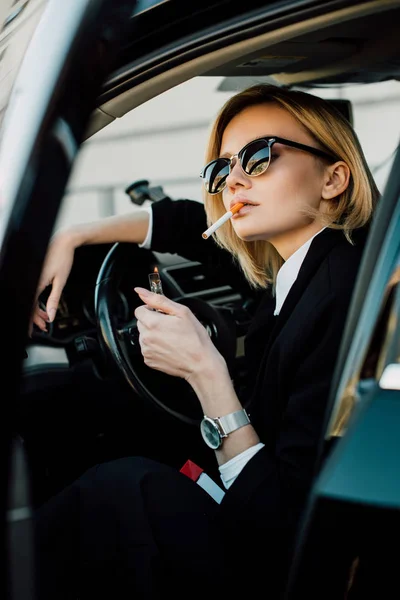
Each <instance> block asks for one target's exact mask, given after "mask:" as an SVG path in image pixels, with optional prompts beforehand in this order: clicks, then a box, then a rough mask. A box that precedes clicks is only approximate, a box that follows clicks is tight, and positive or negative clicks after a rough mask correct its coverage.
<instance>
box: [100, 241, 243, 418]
mask: <svg viewBox="0 0 400 600" xmlns="http://www.w3.org/2000/svg"><path fill="white" fill-rule="evenodd" d="M155 262H156V261H155V258H154V255H153V253H152V252H151V251H150V250H146V249H144V248H140V247H139V246H137V245H136V244H129V243H117V244H115V245H114V246H113V247H112V248H111V250H110V251H109V253H108V254H107V256H106V258H105V259H104V261H103V264H102V266H101V268H100V270H99V274H98V277H97V281H96V290H95V312H96V321H97V329H98V336H99V340H100V345H101V347H102V349H103V351H104V352H105V354H106V356H107V357H108V358H111V363H115V365H116V366H117V367H118V369H119V370H120V372H121V373H122V375H123V376H124V378H125V379H126V381H127V382H128V384H129V385H130V386H131V388H132V389H133V390H134V392H135V393H136V394H138V395H139V396H140V397H142V398H144V399H145V400H147V401H149V402H151V403H153V405H155V406H156V407H158V408H159V409H161V410H162V411H165V412H166V413H168V414H169V415H170V416H172V417H174V418H176V419H178V420H180V421H182V422H184V423H187V424H190V425H198V424H199V423H200V421H201V419H202V417H203V414H202V411H201V406H200V403H199V401H198V399H197V397H196V395H195V393H194V392H193V390H192V388H191V386H190V385H189V384H188V383H187V382H186V381H185V380H184V379H181V378H178V377H173V376H171V375H166V374H165V373H162V372H161V371H156V370H154V369H151V368H150V367H148V366H147V365H146V364H145V363H144V360H143V356H142V354H141V351H140V345H139V333H138V330H137V325H136V319H135V318H134V317H133V318H131V319H128V320H127V321H126V319H125V322H121V317H120V311H118V308H117V304H118V299H119V297H120V296H119V293H118V291H119V289H120V286H121V283H122V281H123V279H124V278H125V282H126V281H128V282H129V283H130V282H132V283H130V289H131V290H132V291H133V288H134V287H136V286H139V285H140V286H141V287H146V288H148V287H149V283H148V274H149V273H150V272H152V271H153V266H154V263H155ZM131 299H132V301H131V302H130V305H131V306H133V311H132V313H133V312H134V310H135V308H136V306H139V305H140V304H141V300H140V298H139V297H138V296H137V294H136V293H135V292H133V293H132V296H131ZM172 299H174V300H175V301H177V302H179V303H181V304H184V305H186V306H188V307H189V308H190V309H191V310H192V312H193V313H194V314H195V316H196V317H197V318H198V319H199V321H200V322H201V323H202V324H203V325H204V326H205V327H206V329H207V331H208V334H209V336H210V338H211V340H212V341H213V343H214V344H215V346H216V347H217V348H218V350H219V352H220V353H221V354H222V356H224V358H225V360H226V362H227V365H228V369H229V370H230V371H231V370H232V368H233V365H234V361H235V357H236V324H235V321H234V319H233V317H232V316H231V315H230V313H229V312H226V311H224V310H220V309H219V308H216V307H215V306H213V305H211V304H209V303H208V302H206V301H204V300H202V299H200V298H194V297H189V298H182V297H180V298H172Z"/></svg>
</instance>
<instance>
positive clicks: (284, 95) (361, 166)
mask: <svg viewBox="0 0 400 600" xmlns="http://www.w3.org/2000/svg"><path fill="white" fill-rule="evenodd" d="M268 103H273V104H275V105H277V106H279V107H281V108H283V109H284V110H286V111H287V112H288V113H289V114H290V115H292V116H293V117H294V118H295V119H296V120H297V121H298V122H299V123H300V124H301V125H302V126H303V127H304V128H305V129H306V130H307V132H308V133H309V134H310V135H311V136H312V137H313V138H314V140H315V143H316V146H317V147H319V148H320V149H321V150H325V151H326V152H328V153H329V154H330V155H333V156H337V157H338V160H342V161H344V162H345V163H346V164H347V165H348V167H349V170H350V181H349V185H348V187H347V189H346V190H345V191H344V192H343V193H342V194H341V195H340V196H338V197H336V198H335V199H334V202H332V203H331V209H330V210H329V213H324V214H321V212H319V211H315V212H313V213H312V211H311V210H310V211H308V214H309V216H311V217H315V216H316V215H317V214H318V216H319V217H320V219H321V222H322V224H323V225H325V226H327V227H331V228H335V229H341V230H343V233H344V234H345V236H346V237H347V239H348V240H349V241H350V242H351V232H352V231H353V230H354V229H357V228H359V227H363V226H364V225H366V224H367V223H368V222H369V221H370V219H371V217H372V213H373V210H374V207H375V204H376V201H377V200H378V198H379V195H380V194H379V191H378V188H377V187H376V184H375V181H374V179H373V176H372V174H371V172H370V170H369V167H368V165H367V162H366V160H365V157H364V153H363V150H362V148H361V145H360V142H359V140H358V137H357V135H356V133H355V131H354V130H353V128H352V126H351V125H350V123H349V122H348V121H347V119H346V118H345V117H344V116H343V115H342V114H341V113H340V112H339V110H337V109H336V108H335V107H334V106H333V105H332V104H330V103H329V102H327V101H326V100H323V99H322V98H319V97H318V96H314V95H312V94H309V93H306V92H301V91H297V90H289V89H284V88H279V87H276V86H273V85H266V84H258V85H254V86H252V87H250V88H247V89H245V90H244V91H242V92H239V93H238V94H235V95H234V96H233V97H232V98H230V99H229V100H228V101H227V102H226V103H225V104H224V106H223V107H222V109H221V110H220V112H219V114H218V116H217V118H216V120H215V122H214V125H213V127H212V131H211V134H210V138H209V143H208V147H207V151H206V157H205V163H208V162H210V161H212V160H214V159H216V158H218V156H219V153H220V149H221V142H222V136H223V133H224V131H225V129H226V127H227V125H228V124H229V123H230V121H231V120H232V119H233V117H234V116H236V115H237V114H239V113H240V112H242V111H243V110H244V109H246V108H248V107H250V106H256V105H259V104H268ZM317 160H324V159H317ZM204 206H205V210H206V214H207V221H208V225H211V224H212V223H214V222H215V221H216V220H217V219H219V217H221V216H222V215H223V214H224V212H225V208H224V205H223V202H222V194H218V195H213V196H210V195H209V194H208V193H207V192H206V190H204ZM215 239H216V242H217V243H218V244H219V245H220V246H222V247H224V248H226V249H227V250H228V251H229V252H231V254H232V255H233V256H234V258H235V259H236V260H237V262H238V263H239V265H240V266H241V268H242V270H243V272H244V274H245V276H246V278H247V280H248V281H249V283H250V284H251V285H252V286H253V287H267V286H269V285H272V286H273V287H274V284H275V279H276V274H277V272H278V270H279V268H280V267H281V265H282V263H283V259H282V258H281V256H280V255H279V254H278V252H277V251H276V250H275V248H274V247H273V246H272V244H270V243H269V242H268V241H265V240H258V241H251V242H245V241H243V240H241V239H240V238H239V237H238V236H237V235H236V234H235V232H234V230H233V227H232V224H231V223H230V221H229V222H228V223H226V224H225V225H224V226H223V227H220V229H218V230H217V231H216V233H215Z"/></svg>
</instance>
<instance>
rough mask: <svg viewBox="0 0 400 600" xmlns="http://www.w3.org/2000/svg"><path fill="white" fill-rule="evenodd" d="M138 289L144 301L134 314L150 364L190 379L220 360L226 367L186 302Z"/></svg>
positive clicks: (169, 373)
mask: <svg viewBox="0 0 400 600" xmlns="http://www.w3.org/2000/svg"><path fill="white" fill-rule="evenodd" d="M135 291H136V292H137V294H138V295H139V297H140V298H141V300H143V302H144V303H145V306H139V307H138V308H137V309H136V310H135V317H136V318H137V320H138V330H139V334H140V337H139V343H140V347H141V351H142V354H143V357H144V362H145V363H146V365H147V366H148V367H151V368H152V369H157V370H158V371H163V372H164V373H167V374H168V375H173V376H175V377H182V378H184V379H186V380H187V381H188V382H189V383H191V380H192V379H196V378H197V377H198V376H200V377H201V376H202V374H206V373H207V372H209V371H210V370H212V369H213V368H214V367H215V366H216V364H218V363H222V364H223V365H224V368H226V365H225V361H224V360H223V358H222V356H221V354H220V353H219V352H218V350H217V349H216V347H215V346H214V344H213V343H212V341H211V339H210V337H209V335H208V333H207V331H206V329H205V327H204V326H203V325H202V324H201V323H200V321H199V320H198V319H197V318H196V317H195V316H194V314H193V313H192V311H191V310H190V309H189V308H188V307H187V306H184V305H182V304H179V303H178V302H174V301H173V300H170V299H169V298H167V297H166V296H162V295H160V294H154V293H153V292H150V291H149V290H146V289H145V288H135ZM149 309H156V310H149ZM157 311H162V312H157Z"/></svg>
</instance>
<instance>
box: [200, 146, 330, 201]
mask: <svg viewBox="0 0 400 600" xmlns="http://www.w3.org/2000/svg"><path fill="white" fill-rule="evenodd" d="M261 141H263V142H266V143H267V146H268V147H269V149H270V150H271V148H272V146H273V145H274V144H276V143H278V144H282V145H284V146H289V147H291V148H296V149H297V150H303V151H304V152H309V153H310V154H314V155H315V156H318V157H320V158H325V159H328V160H330V161H331V160H334V161H335V160H337V158H336V157H335V156H333V154H329V153H328V152H325V151H324V150H319V148H314V147H313V146H308V145H307V144H301V143H300V142H293V141H292V140H287V139H285V138H281V137H277V136H273V137H268V138H266V137H261V138H256V139H255V140H252V141H251V142H248V143H247V144H246V145H245V146H243V148H242V149H241V150H239V152H237V154H232V156H231V157H230V158H223V157H221V158H215V159H214V160H211V161H210V162H209V163H207V164H206V165H205V167H203V169H202V171H201V173H200V177H201V178H202V179H204V173H205V171H206V169H208V168H209V167H210V165H212V164H213V163H214V162H217V161H218V160H225V161H226V164H227V166H228V167H229V173H230V172H231V166H232V160H233V159H234V158H236V159H238V161H239V164H240V168H241V169H242V171H243V173H245V175H247V176H248V177H258V176H259V175H263V174H264V173H266V171H267V170H268V167H269V165H270V163H271V152H270V155H269V159H268V164H267V166H266V168H265V169H264V171H262V172H261V173H255V174H254V175H251V174H250V173H246V171H245V170H244V169H243V167H242V161H241V157H242V156H243V154H244V153H245V151H246V150H247V148H248V147H249V146H251V145H252V144H254V143H256V142H261ZM203 183H204V187H205V188H206V191H207V193H208V194H210V196H215V195H216V194H220V193H221V192H222V191H223V190H224V189H225V188H226V180H225V182H224V186H223V187H222V188H221V189H219V190H218V192H210V191H209V190H208V187H207V182H206V181H204V182H203Z"/></svg>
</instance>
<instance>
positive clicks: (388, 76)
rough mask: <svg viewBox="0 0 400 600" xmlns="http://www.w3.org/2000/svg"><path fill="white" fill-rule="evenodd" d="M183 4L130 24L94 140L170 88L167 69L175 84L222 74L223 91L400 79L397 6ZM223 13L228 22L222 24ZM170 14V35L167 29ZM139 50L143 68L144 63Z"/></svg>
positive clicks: (391, 1) (96, 117) (382, 1)
mask: <svg viewBox="0 0 400 600" xmlns="http://www.w3.org/2000/svg"><path fill="white" fill-rule="evenodd" d="M178 4H179V3H177V2H176V1H174V0H170V1H169V2H164V3H162V4H157V5H156V6H152V8H151V10H148V11H144V12H143V13H142V14H139V15H137V17H136V19H134V20H132V24H131V27H132V33H131V35H130V36H129V41H128V43H127V44H126V45H125V46H124V48H123V49H122V50H121V52H120V54H119V56H118V59H117V65H116V68H115V69H114V70H113V72H112V73H111V74H110V76H109V77H108V78H107V79H106V81H105V82H104V84H103V87H102V92H101V94H100V95H99V98H98V101H97V107H96V110H95V111H94V112H93V115H92V119H91V123H90V125H89V128H88V133H87V135H88V136H90V135H92V134H93V133H95V132H96V131H98V130H99V129H101V128H102V127H103V126H105V125H107V124H108V123H109V122H110V121H111V120H112V119H113V118H118V117H121V116H122V115H123V114H125V113H126V112H128V111H129V110H131V109H132V108H134V107H135V106H137V105H138V104H140V103H142V101H145V100H147V99H148V98H149V97H151V96H154V95H158V94H159V93H162V92H163V91H165V89H167V85H166V84H167V78H166V71H167V70H168V71H169V73H170V74H171V76H172V81H173V85H176V84H178V83H181V82H183V81H185V80H186V79H188V78H190V77H191V76H208V77H209V76H216V77H221V76H223V77H224V80H223V82H222V84H221V87H220V89H221V90H223V91H233V90H237V89H240V88H243V87H245V86H246V85H247V84H249V83H253V82H256V81H257V82H259V81H268V82H270V83H275V84H276V85H281V86H285V87H302V88H308V87H316V86H321V87H333V86H338V85H346V84H368V83H376V82H380V81H388V80H398V79H399V76H400V37H399V36H398V26H397V24H398V23H399V22H400V2H399V0H375V1H371V2H360V1H358V2H354V1H353V2H348V1H347V2H319V3H315V2H301V1H297V2H288V3H285V7H283V5H282V4H281V3H265V2H257V1H255V2H253V3H252V7H253V10H252V11H248V12H247V14H246V17H245V18H244V17H243V15H242V14H241V12H240V10H239V9H238V8H236V6H237V5H236V4H235V3H234V2H230V1H227V2H225V3H224V7H225V10H224V11H222V10H221V6H220V7H219V9H218V7H217V5H218V4H221V3H215V2H205V3H202V5H201V9H197V10H193V8H192V7H191V6H190V7H189V6H186V5H182V4H181V3H180V4H179V6H180V10H179V11H178V10H177V9H176V8H175V10H174V7H176V6H177V5H178ZM279 5H280V6H281V9H280V10H279V9H278V6H279ZM225 13H226V14H228V15H229V14H230V15H231V18H230V19H228V20H227V21H226V22H225V23H224V25H223V26H221V25H220V24H221V22H222V21H223V19H224V18H225V19H226V14H225ZM211 14H212V18H211ZM167 18H168V19H169V27H168V31H166V28H165V27H163V25H162V23H164V22H165V19H167ZM202 23H203V24H204V25H203V26H202ZM210 23H214V26H212V25H210ZM238 23H240V27H238ZM150 24H152V25H153V26H152V27H150ZM206 24H208V26H206ZM184 27H185V28H186V30H187V32H188V34H187V36H186V37H183V38H181V40H180V43H179V45H176V44H174V43H173V36H176V31H177V29H179V28H184ZM160 42H161V43H160ZM143 48H145V49H146V51H147V56H148V58H147V60H146V64H145V66H144V65H143V61H140V60H139V61H138V56H141V55H143V50H142V49H143ZM222 49H223V53H222V54H221V52H222ZM222 55H223V60H221V56H222ZM189 57H190V60H188V58H189ZM157 72H160V77H157ZM150 76H151V77H150ZM131 91H132V93H130V92H131Z"/></svg>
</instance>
